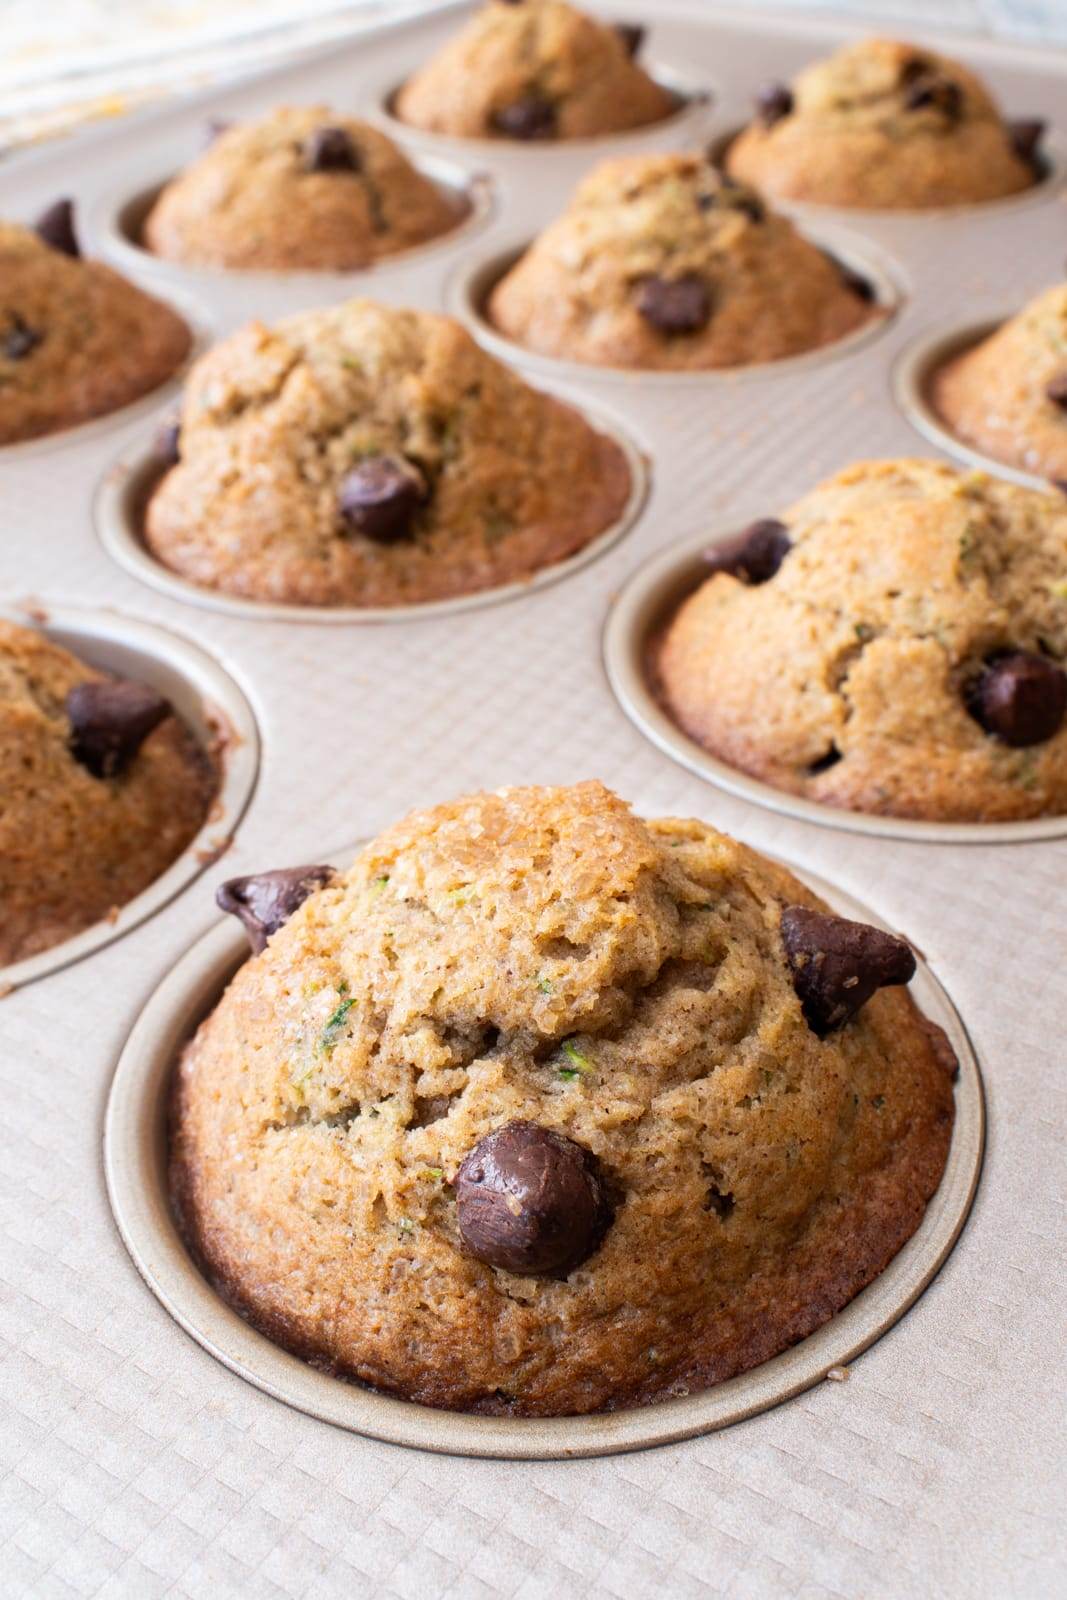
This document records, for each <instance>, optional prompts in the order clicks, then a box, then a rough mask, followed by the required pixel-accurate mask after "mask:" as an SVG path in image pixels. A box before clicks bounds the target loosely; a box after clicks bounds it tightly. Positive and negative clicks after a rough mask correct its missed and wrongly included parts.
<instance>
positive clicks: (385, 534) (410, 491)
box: [338, 456, 428, 544]
mask: <svg viewBox="0 0 1067 1600" xmlns="http://www.w3.org/2000/svg"><path fill="white" fill-rule="evenodd" d="M427 492H428V491H427V487H426V479H425V478H424V477H423V475H422V473H421V472H420V471H419V469H418V468H417V467H414V466H412V465H411V463H410V462H409V461H404V460H403V459H402V458H401V457H400V456H367V458H366V459H365V460H364V461H361V462H360V463H359V465H358V466H357V467H353V468H352V470H351V471H350V472H347V473H346V474H345V476H344V477H343V478H342V479H341V488H340V492H339V494H338V509H339V510H340V513H341V519H342V521H343V522H344V524H345V527H346V528H349V529H351V530H353V531H354V532H356V533H362V534H364V535H365V536H366V538H368V539H374V540H375V541H376V542H377V543H379V544H391V543H392V542H393V540H394V539H403V538H405V537H406V536H407V535H408V534H409V533H410V531H411V524H412V522H413V521H414V518H415V514H416V512H417V511H418V509H419V507H420V506H421V505H423V504H424V503H425V501H426V498H427Z"/></svg>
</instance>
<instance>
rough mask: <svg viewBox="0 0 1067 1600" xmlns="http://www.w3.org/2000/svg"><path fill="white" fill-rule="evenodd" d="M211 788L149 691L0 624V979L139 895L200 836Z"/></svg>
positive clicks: (190, 747)
mask: <svg viewBox="0 0 1067 1600" xmlns="http://www.w3.org/2000/svg"><path fill="white" fill-rule="evenodd" d="M217 787H218V782H217V774H216V772H215V770H214V765H213V762H212V760H211V759H210V758H209V757H208V756H207V755H206V754H205V753H204V751H203V750H202V749H201V747H200V746H199V744H198V743H197V742H196V740H195V739H194V738H193V736H192V734H191V733H190V732H189V731H188V729H187V728H186V727H185V726H184V725H183V724H182V723H181V722H180V721H179V720H178V718H177V717H176V716H175V714H174V712H173V710H172V708H171V707H170V705H169V704H168V702H167V701H166V700H164V699H163V697H162V696H161V695H159V694H157V693H156V692H155V690H154V689H151V688H149V687H148V686H147V685H146V684H143V683H136V682H133V681H131V680H129V679H121V678H111V677H107V676H105V675H104V674H103V673H100V672H97V671H96V670H95V669H94V668H92V667H88V666H86V665H85V663H84V662H82V661H78V660H77V659H76V658H75V657H74V656H72V655H69V654H68V652H67V651H66V650H62V649H60V647H59V646H58V645H55V644H52V643H51V642H50V641H49V640H48V639H46V638H45V637H44V635H43V634H41V633H38V632H37V631H36V630H35V629H32V628H22V627H18V626H16V625H15V624H14V623H10V622H5V621H3V620H2V619H0V793H2V794H3V797H4V798H3V804H2V805H0V905H2V906H3V908H4V914H3V916H2V917H0V966H4V965H6V964H7V963H8V962H12V961H21V960H22V959H23V958H24V957H26V956H32V955H36V954H37V953H38V951H41V950H48V949H50V948H51V947H52V945H55V944H59V943H60V941H61V940H63V939H70V938H72V937H73V936H74V934H76V933H81V932H82V930H83V929H85V928H88V927H89V926H90V925H91V924H92V923H94V922H99V921H101V920H102V919H103V918H105V917H108V916H109V915H112V914H113V913H114V912H115V911H117V910H118V908H119V907H120V906H123V905H125V904H126V902H127V901H128V900H132V899H133V897H134V896H135V895H138V894H140V893H141V891H142V890H143V889H147V887H148V885H149V884H150V883H152V882H153V881H154V879H156V878H158V877H159V875H160V873H162V872H163V871H165V869H166V868H167V867H169V866H170V864H171V862H172V861H174V860H175V858H176V857H177V856H179V855H181V853H182V851H183V850H184V849H185V848H186V846H187V845H188V844H189V842H190V840H191V839H192V838H193V837H194V836H195V835H196V834H197V833H198V832H199V831H200V829H201V827H202V826H203V824H204V822H205V821H206V819H207V814H208V810H209V808H210V805H211V802H212V800H213V799H214V796H215V792H216V789H217Z"/></svg>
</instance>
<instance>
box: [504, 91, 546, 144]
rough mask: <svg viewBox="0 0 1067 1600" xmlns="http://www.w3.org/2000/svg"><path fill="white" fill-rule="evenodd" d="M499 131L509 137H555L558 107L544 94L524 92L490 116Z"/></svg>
mask: <svg viewBox="0 0 1067 1600" xmlns="http://www.w3.org/2000/svg"><path fill="white" fill-rule="evenodd" d="M490 122H491V123H492V126H493V128H494V129H495V130H496V132H497V133H502V134H504V135H505V136H506V137H507V138H508V139H554V138H555V136H556V108H555V106H554V105H553V104H552V102H551V100H546V99H545V97H544V95H540V94H534V93H530V94H524V95H523V96H522V98H521V99H519V100H513V101H512V103H511V104H510V105H509V106H501V107H500V108H499V110H497V111H494V112H493V115H492V117H491V118H490Z"/></svg>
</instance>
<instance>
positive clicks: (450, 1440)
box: [104, 867, 985, 1460]
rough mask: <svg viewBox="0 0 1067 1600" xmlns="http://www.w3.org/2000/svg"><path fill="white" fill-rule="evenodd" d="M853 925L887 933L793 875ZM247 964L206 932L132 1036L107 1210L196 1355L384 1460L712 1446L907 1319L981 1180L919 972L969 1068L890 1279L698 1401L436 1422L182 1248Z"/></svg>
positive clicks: (109, 1127)
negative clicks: (198, 1154)
mask: <svg viewBox="0 0 1067 1600" xmlns="http://www.w3.org/2000/svg"><path fill="white" fill-rule="evenodd" d="M793 870H794V871H796V872H798V875H799V876H800V877H801V878H802V879H803V880H804V882H805V883H807V885H808V886H809V887H810V888H811V889H813V890H814V891H815V892H816V893H817V894H819V895H821V896H822V897H823V898H824V899H825V900H827V901H828V902H829V904H830V905H831V906H833V908H834V910H835V911H837V912H839V913H840V914H841V915H843V916H848V917H854V918H858V919H860V920H862V921H864V922H877V921H878V919H877V917H876V916H875V915H874V914H873V913H872V912H871V911H869V910H868V909H867V908H866V907H865V906H862V905H860V904H859V903H858V902H856V901H855V900H853V899H852V898H851V897H850V896H849V895H846V894H843V893H842V892H841V891H839V890H838V889H836V888H835V887H833V886H832V885H830V884H827V883H825V882H823V880H822V879H820V878H816V877H813V876H812V874H810V873H808V872H804V871H803V870H801V869H799V868H796V867H794V868H793ZM247 957H248V944H247V940H246V938H245V935H244V933H243V931H242V930H241V929H240V928H239V927H238V926H236V925H235V924H234V923H233V922H229V921H228V922H226V923H222V924H219V925H217V926H216V927H214V928H212V929H211V930H210V931H209V932H208V933H206V934H204V936H203V937H202V938H201V939H199V940H198V941H197V942H196V944H194V945H193V946H192V948H191V949H189V950H188V951H186V953H185V955H184V956H183V957H182V958H181V959H180V960H179V961H178V963H177V964H176V966H175V967H174V969H173V970H172V971H171V972H170V973H169V975H168V976H167V977H166V978H165V979H164V980H163V982H162V983H161V984H160V986H159V987H158V989H156V990H155V992H154V993H153V994H152V996H151V997H150V999H149V1001H148V1003H147V1005H146V1006H145V1008H144V1010H143V1011H142V1012H141V1014H140V1016H139V1017H138V1019H137V1021H136V1022H135V1024H134V1027H133V1031H132V1032H131V1034H130V1035H129V1038H128V1039H127V1041H126V1044H125V1046H124V1047H123V1050H122V1054H121V1056H120V1058H119V1064H118V1068H117V1070H116V1072H115V1076H114V1079H113V1081H112V1085H111V1092H110V1095H109V1098H108V1105H107V1113H106V1119H105V1128H104V1165H105V1172H106V1176H107V1185H108V1195H109V1197H110V1200H111V1205H112V1209H113V1211H114V1214H115V1220H116V1222H117V1223H118V1227H119V1231H120V1233H121V1235H122V1238H123V1242H124V1243H125V1245H126V1248H127V1249H128V1250H129V1252H130V1255H131V1256H132V1257H133V1260H134V1263H135V1264H136V1266H137V1270H138V1271H139V1272H140V1274H141V1276H142V1277H143V1278H144V1280H145V1282H146V1283H147V1284H148V1287H149V1288H150V1289H151V1290H152V1293H153V1294H154V1295H155V1296H156V1297H157V1299H159V1300H160V1301H161V1303H162V1304H163V1305H164V1306H165V1307H166V1309H167V1310H168V1311H169V1312H170V1314H171V1316H172V1317H174V1318H175V1320H176V1321H177V1322H178V1323H180V1324H181V1326H182V1327H183V1328H184V1329H185V1331H186V1332H187V1333H188V1334H190V1335H191V1336H192V1337H193V1338H194V1339H195V1340H196V1341H197V1343H198V1344H200V1345H202V1346H203V1348H204V1349H205V1350H207V1351H208V1352H209V1354H211V1355H213V1356H214V1357H215V1358H216V1359H217V1360H219V1361H221V1362H222V1363H223V1364H224V1365H225V1366H227V1367H229V1368H230V1369H231V1371H233V1372H236V1373H238V1374H239V1376H241V1377H242V1378H246V1379H247V1380H248V1381H249V1382H250V1383H253V1384H255V1385H256V1387H257V1388H259V1389H262V1390H264V1391H265V1392H266V1393H267V1394H269V1395H272V1396H273V1397H274V1398H275V1399H276V1400H281V1401H284V1402H285V1403H286V1404H287V1405H290V1406H294V1407H296V1409H297V1410H298V1411H305V1412H307V1413H308V1414H309V1415H310V1416H313V1417H318V1418H319V1419H320V1420H322V1421H324V1422H332V1423H335V1424H337V1426H338V1427H342V1428H348V1429H351V1430H352V1431H353V1432H355V1433H363V1434H368V1435H370V1436H371V1437H372V1438H375V1439H383V1440H386V1441H387V1442H388V1443H390V1444H405V1445H418V1446H419V1447H420V1448H422V1449H424V1450H434V1451H441V1452H445V1453H447V1454H455V1455H466V1456H504V1457H508V1458H512V1459H519V1460H556V1459H562V1460H565V1459H568V1458H572V1457H578V1456H600V1455H617V1454H620V1453H623V1452H626V1451H630V1450H641V1449H645V1448H647V1447H649V1446H651V1445H659V1444H671V1443H673V1442H675V1441H676V1440H679V1439H688V1438H692V1437H694V1436H695V1435H698V1434H702V1433H708V1432H711V1431H713V1430H714V1429H717V1428H723V1427H726V1426H727V1425H728V1424H729V1423H732V1422H739V1421H741V1420H742V1419H743V1418H745V1417H751V1416H754V1415H756V1413H758V1412H760V1411H765V1410H766V1409H767V1408H768V1407H769V1406H774V1405H777V1404H778V1403H779V1402H780V1401H782V1400H785V1399H788V1398H789V1397H790V1396H792V1395H796V1394H800V1393H802V1392H803V1390H805V1389H807V1388H810V1387H811V1385H812V1384H815V1383H819V1382H820V1381H821V1380H822V1379H824V1378H825V1377H826V1375H827V1373H828V1372H829V1371H830V1370H831V1369H832V1368H837V1367H844V1366H846V1365H847V1364H848V1363H849V1362H850V1361H853V1360H855V1358H856V1357H857V1356H858V1355H860V1353H861V1352H862V1351H864V1350H866V1349H867V1348H868V1346H869V1345H871V1344H873V1343H874V1341H875V1340H876V1339H878V1338H880V1337H881V1336H882V1334H884V1333H885V1332H886V1331H887V1330H888V1329H889V1328H891V1327H892V1326H893V1324H894V1323H895V1322H896V1321H897V1320H898V1319H899V1318H900V1317H901V1316H903V1314H904V1312H905V1311H907V1309H908V1308H909V1306H911V1305H912V1304H913V1303H914V1302H915V1300H916V1299H917V1298H918V1297H919V1295H920V1294H922V1292H923V1290H924V1289H925V1288H926V1286H927V1285H928V1284H929V1283H930V1281H931V1280H932V1279H933V1278H934V1276H935V1275H936V1274H937V1272H938V1270H939V1269H940V1267H941V1266H942V1264H943V1262H944V1261H945V1259H946V1257H947V1256H948V1254H949V1252H950V1251H951V1249H952V1247H953V1245H954V1243H955V1241H956V1239H957V1237H958V1236H959V1233H960V1230H961V1229H962V1228H963V1225H964V1223H965V1221H966V1219H967V1214H968V1212H969V1210H970V1207H971V1201H972V1199H973V1198H974V1193H975V1189H976V1187H977V1184H978V1178H979V1174H980V1171H981V1166H982V1152H983V1148H984V1142H985V1112H984V1099H983V1090H982V1080H981V1075H980V1072H979V1068H978V1062H977V1059H976V1057H975V1054H974V1051H973V1048H972V1046H971V1043H970V1040H969V1039H968V1037H967V1033H966V1030H965V1028H964V1026H963V1024H962V1022H961V1021H960V1018H959V1016H958V1015H957V1013H956V1010H955V1008H954V1006H953V1004H952V1002H951V1000H950V999H949V997H948V995H947V994H946V992H945V990H944V989H943V988H942V987H941V985H940V983H939V982H938V981H937V979H936V978H935V977H934V975H933V973H932V972H931V971H930V969H929V967H927V966H926V964H925V962H920V965H919V972H918V974H917V976H916V978H915V979H914V980H913V982H912V985H911V992H912V993H913V995H914V997H915V1001H916V1004H917V1005H918V1006H919V1007H920V1009H921V1010H922V1011H923V1012H924V1013H925V1014H926V1015H927V1016H928V1017H930V1018H932V1020H933V1021H935V1022H937V1023H939V1024H940V1026H941V1027H943V1028H944V1029H945V1031H946V1033H947V1034H948V1037H949V1039H950V1041H951V1043H952V1046H953V1048H954V1050H955V1051H956V1054H957V1057H958V1059H959V1063H960V1075H959V1079H958V1081H957V1084H956V1124H955V1128H954V1130H953V1136H952V1144H951V1147H950V1150H949V1156H948V1162H947V1165H946V1167H945V1171H944V1174H943V1176H942V1179H941V1183H940V1186H939V1188H938V1189H937V1192H936V1193H935V1194H934V1195H933V1197H932V1198H931V1200H930V1203H929V1205H928V1207H927V1210H926V1215H925V1217H924V1218H923V1221H922V1223H921V1225H920V1227H919V1229H918V1231H917V1232H916V1233H915V1234H914V1235H913V1237H912V1238H911V1239H910V1240H909V1241H908V1243H907V1244H906V1245H905V1246H904V1248H903V1249H902V1250H901V1251H900V1252H899V1254H898V1255H896V1256H895V1257H894V1258H893V1260H892V1261H891V1262H890V1264H889V1266H888V1267H887V1268H886V1269H885V1271H884V1272H883V1273H882V1274H881V1275H880V1276H879V1277H878V1278H876V1279H875V1280H874V1282H873V1283H871V1284H870V1285H869V1286H868V1287H867V1288H866V1289H864V1290H863V1291H862V1292H861V1293H860V1294H859V1295H857V1297H856V1298H855V1299H854V1300H853V1301H851V1302H850V1304H849V1305H847V1306H846V1307H845V1308H844V1309H843V1310H842V1311H840V1312H838V1313H837V1315H836V1316H834V1317H832V1318H831V1319H830V1321H829V1322H827V1323H825V1324H824V1325H823V1326H822V1327H821V1328H819V1329H818V1330H817V1331H816V1332H815V1333H813V1334H811V1335H809V1337H808V1338H806V1339H803V1340H802V1341H801V1342H800V1343H799V1344H796V1345H794V1346H793V1347H792V1349H790V1350H786V1351H784V1352H783V1353H782V1354H781V1355H779V1356H775V1357H774V1358H773V1359H772V1360H771V1361H767V1362H764V1363H763V1365H762V1366H758V1367H755V1368H753V1369H752V1370H751V1371H750V1372H746V1373H742V1374H741V1375H740V1376H739V1377H736V1378H732V1379H730V1380H728V1381H727V1382H726V1383H721V1384H718V1385H716V1386H715V1387H714V1388H712V1389H708V1390H705V1391H703V1392H701V1393H694V1394H689V1395H683V1396H679V1397H678V1398H675V1399H670V1400H664V1401H660V1402H659V1403H657V1404H655V1405H650V1406H640V1407H632V1408H630V1409H627V1410H620V1411H614V1412H608V1413H602V1414H597V1415H593V1416H586V1417H551V1418H536V1417H523V1418H506V1417H480V1416H471V1415H468V1414H464V1413H462V1412H452V1411H440V1410H435V1409H433V1408H431V1407H428V1406H422V1405H416V1404H413V1403H412V1402H410V1401H406V1400H399V1399H395V1398H393V1397H392V1396H390V1395H386V1394H382V1393H379V1392H376V1391H374V1390H371V1389H368V1388H366V1387H364V1386H362V1385H359V1384H356V1383H349V1382H346V1381H345V1380H343V1379H341V1378H336V1377H332V1376H330V1375H329V1374H327V1373H324V1372H320V1371H318V1370H316V1369H315V1368H314V1367H312V1366H310V1365H309V1364H308V1363H307V1362H305V1361H301V1360H300V1359H299V1358H298V1357H296V1356H292V1355H290V1354H289V1353H288V1352H287V1351H285V1350H282V1349H280V1348H279V1347H278V1346H277V1345H275V1344H273V1343H272V1342H271V1341H270V1340H269V1339H267V1338H265V1337H264V1336H263V1335H262V1334H260V1333H257V1332H256V1330H255V1329H254V1328H252V1327H250V1326H249V1324H248V1323H247V1322H246V1321H245V1320H244V1318H243V1317H242V1316H241V1315H240V1314H239V1313H238V1312H237V1311H235V1310H234V1309H233V1308H232V1307H231V1306H230V1305H228V1304H227V1303H226V1302H225V1301H224V1300H223V1299H222V1298H221V1297H220V1296H219V1295H218V1294H217V1293H216V1291H215V1290H214V1289H213V1288H212V1287H211V1285H210V1284H209V1283H208V1282H207V1280H206V1279H205V1278H204V1277H203V1275H202V1274H201V1272H200V1271H199V1269H198V1267H197V1266H196V1265H195V1264H194V1262H193V1260H192V1258H191V1257H190V1255H189V1254H188V1252H187V1250H186V1248H185V1245H184V1244H183V1242H182V1239H181V1236H180V1234H179V1232H178V1229H177V1226H176V1223H175V1220H174V1216H173V1213H172V1211H171V1207H170V1202H169V1198H168V1192H167V1151H166V1105H167V1092H168V1085H169V1082H170V1077H171V1073H172V1071H173V1068H174V1064H175V1061H176V1059H177V1057H178V1055H179V1054H180V1052H181V1049H182V1046H183V1045H184V1044H185V1042H186V1041H187V1040H188V1039H189V1038H190V1037H191V1036H192V1034H193V1033H194V1032H195V1030H196V1027H197V1024H198V1023H199V1022H200V1021H201V1020H202V1019H203V1018H204V1017H205V1016H206V1015H207V1014H208V1013H209V1012H210V1011H211V1010H212V1009H213V1007H214V1006H215V1004H216V1002H217V1000H218V999H219V997H220V995H221V993H222V991H223V989H224V988H225V987H226V985H227V983H228V982H229V980H230V979H231V978H232V976H233V974H234V973H235V972H236V971H237V969H238V967H239V966H240V965H241V964H242V963H243V962H244V961H245V960H246V959H247Z"/></svg>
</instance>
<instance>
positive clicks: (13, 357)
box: [0, 311, 44, 361]
mask: <svg viewBox="0 0 1067 1600" xmlns="http://www.w3.org/2000/svg"><path fill="white" fill-rule="evenodd" d="M43 340H44V334H43V333H39V332H38V331H37V329H36V328H31V327H30V325H29V323H28V322H27V321H26V320H25V318H24V317H21V316H20V315H19V313H18V312H17V311H12V312H11V313H10V315H9V317H8V326H7V331H6V332H5V333H4V335H3V338H2V339H0V355H3V356H6V358H7V360H8V361H24V360H25V359H26V357H27V356H28V355H30V354H32V352H33V351H34V350H36V348H37V346H38V345H39V344H41V343H42V342H43Z"/></svg>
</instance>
